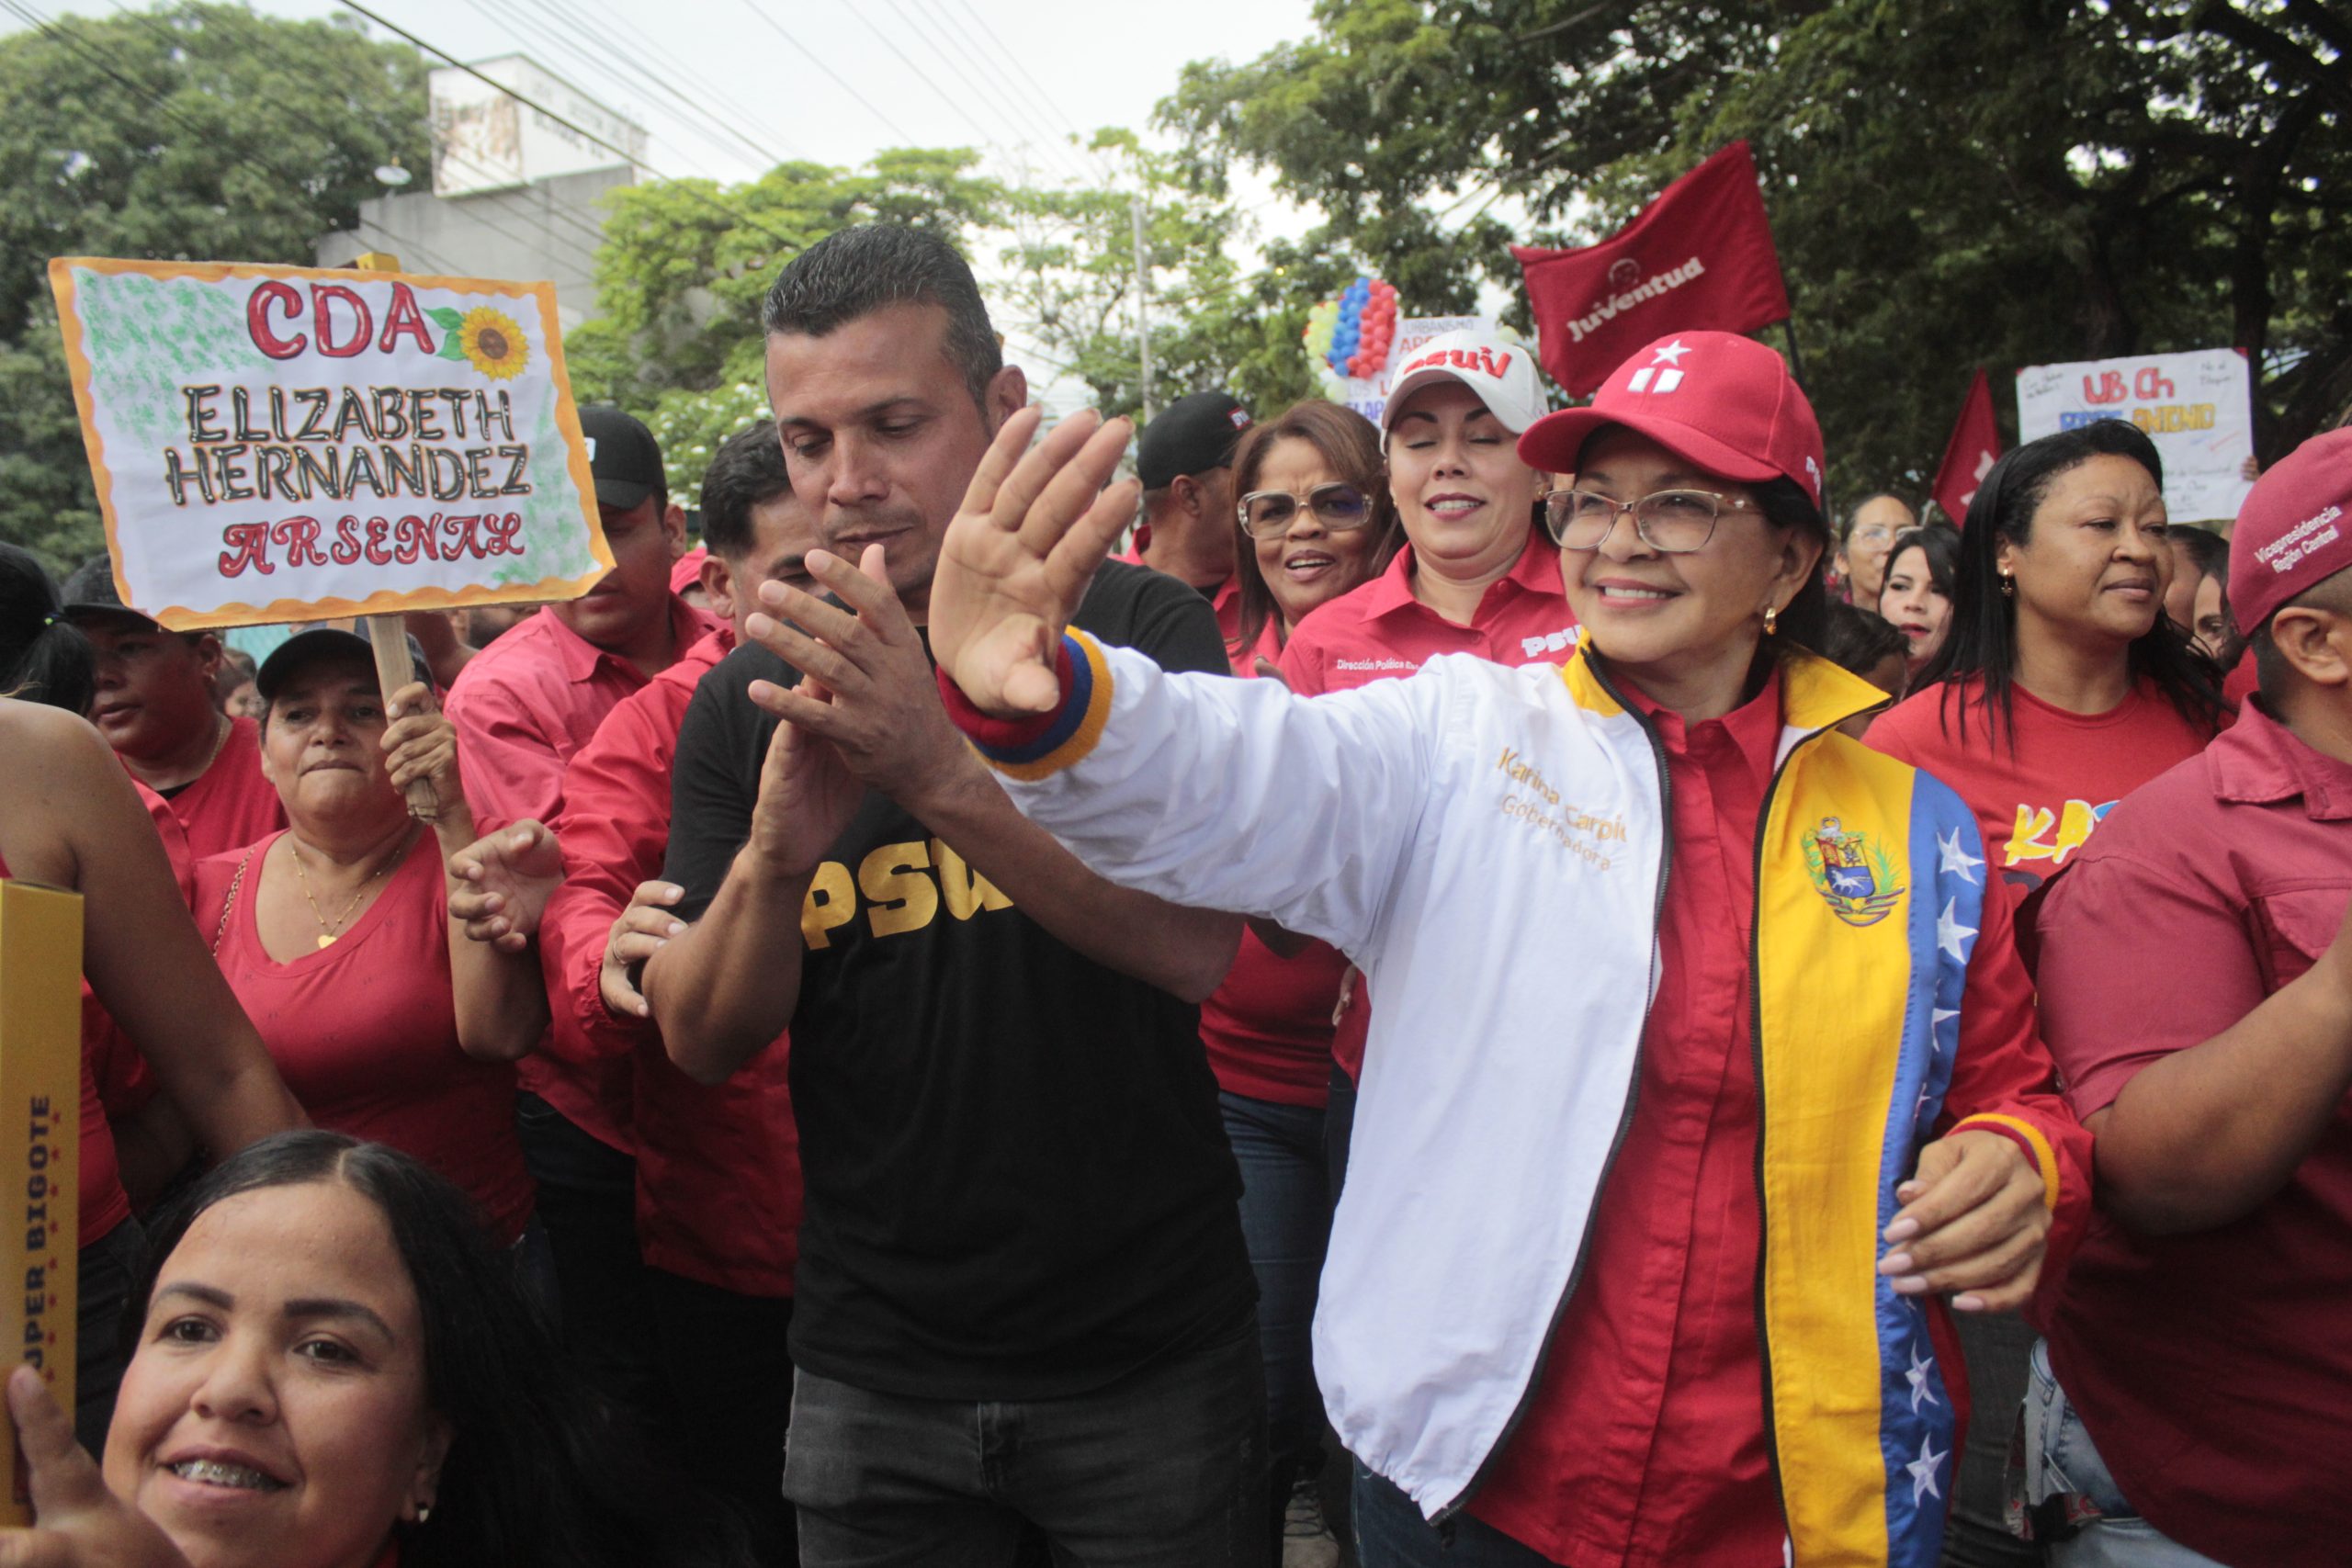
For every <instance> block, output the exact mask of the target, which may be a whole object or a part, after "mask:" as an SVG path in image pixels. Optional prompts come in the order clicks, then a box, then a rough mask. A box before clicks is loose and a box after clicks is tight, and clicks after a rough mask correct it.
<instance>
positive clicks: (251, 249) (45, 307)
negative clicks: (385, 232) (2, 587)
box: [0, 0, 429, 569]
mask: <svg viewBox="0 0 2352 1568" xmlns="http://www.w3.org/2000/svg"><path fill="white" fill-rule="evenodd" d="M424 74H425V73H424V65H423V63H422V62H420V61H419V60H418V59H417V57H416V55H415V53H414V51H412V50H409V49H407V48H406V47H404V46H400V47H395V46H391V45H386V44H379V43H374V42H371V41H370V40H369V39H368V38H367V37H366V35H365V34H364V33H363V32H361V31H359V30H358V29H356V28H353V27H347V26H341V25H336V24H334V23H327V22H288V21H279V20H276V19H273V18H269V17H257V16H255V15H254V14H253V13H252V12H251V11H249V10H247V9H246V8H245V7H243V6H225V5H211V4H204V3H201V0H182V3H181V4H177V5H175V6H168V7H165V8H162V9H158V10H154V11H150V12H137V13H126V14H123V15H119V16H114V17H105V18H83V17H68V18H65V19H62V20H61V21H59V22H57V23H55V24H54V25H51V26H49V27H43V28H30V29H28V30H25V31H22V32H18V33H15V34H12V35H10V36H8V37H6V38H5V39H0V475H5V478H6V483H5V484H0V538H5V539H8V540H11V541H14V542H16V543H18V544H22V545H25V546H26V547H28V548H31V549H33V550H34V551H35V552H36V553H37V554H39V555H40V556H41V557H42V558H44V559H45V560H46V561H48V563H49V564H50V565H51V566H52V567H57V568H61V569H62V568H64V567H67V566H70V565H73V564H74V563H75V562H76V561H77V560H78V559H79V558H81V557H83V556H85V555H87V554H89V553H90V552H92V551H94V550H96V549H97V548H99V547H101V546H102V543H103V540H102V536H101V535H100V533H99V528H98V517H97V506H96V498H95V496H94V495H93V493H92V491H91V486H90V480H89V472H88V465H87V460H86V458H85V455H84V453H83V450H82V443H81V437H80V434H79V426H78V423H76V421H75V417H74V403H73V395H72V392H71V389H69V387H68V385H67V382H66V379H65V374H64V365H63V357H62V353H61V352H60V349H59V344H58V339H57V318H56V314H55V311H54V310H53V309H52V307H51V304H50V300H49V286H48V281H47V277H46V275H45V269H46V267H47V265H48V262H49V258H50V257H51V256H53V255H75V254H81V255H109V256H130V257H141V258H152V259H183V260H195V261H214V260H227V261H247V262H282V263H291V264H297V265H309V264H310V263H311V261H312V260H313V259H314V256H315V254H316V253H315V249H314V247H315V245H316V243H317V241H318V238H319V236H320V235H322V234H325V233H328V232H331V231H334V230H337V229H347V228H350V227H352V226H353V224H354V223H355V222H356V220H357V218H358V211H359V204H360V203H361V202H362V201H364V200H367V199H368V198H369V197H374V196H377V195H380V194H381V186H379V185H378V183H377V181H376V178H375V170H376V169H377V168H378V167H379V165H382V164H391V163H398V164H402V165H404V166H406V167H409V168H413V169H422V168H424V167H426V166H427V161H428V157H429V147H428V143H427V141H426V136H425V107H424Z"/></svg>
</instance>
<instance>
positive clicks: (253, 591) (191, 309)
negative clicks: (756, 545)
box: [49, 256, 612, 630]
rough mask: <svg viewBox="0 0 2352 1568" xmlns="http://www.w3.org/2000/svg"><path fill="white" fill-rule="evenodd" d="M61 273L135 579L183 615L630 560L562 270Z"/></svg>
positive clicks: (100, 483)
mask: <svg viewBox="0 0 2352 1568" xmlns="http://www.w3.org/2000/svg"><path fill="white" fill-rule="evenodd" d="M49 276H50V287H51V289H52V290H53V291H54V292H55V294H56V296H57V302H58V310H59V314H60V316H61V318H62V324H63V329H64V334H65V354H66V360H67V364H68V366H69V367H70V368H71V370H72V373H73V380H74V401H75V403H76V405H77V406H78V408H79V409H80V411H81V415H82V435H83V440H84V443H85V446H87V447H88V449H89V454H90V468H91V472H92V474H93V476H94V477H95V478H96V484H97V492H98V502H99V505H100V508H101V509H102V510H103V512H104V513H105V515H106V525H107V549H108V551H109V552H110V554H111V556H112V558H113V561H114V571H115V585H116V587H117V589H118V590H119V592H121V594H122V597H123V602H124V603H125V604H130V605H133V606H135V607H137V608H139V609H141V610H143V611H145V612H147V613H148V614H149V615H153V616H154V617H155V618H156V619H157V620H160V621H162V622H163V623H164V625H165V626H170V627H173V628H174V629H175V630H194V629H197V628H198V627H204V626H243V625H254V624H259V623H265V622H273V621H302V620H320V619H326V618H329V617H334V616H342V615H377V614H386V613H390V612H394V611H401V610H432V609H448V608H454V607H456V606H458V605H464V604H505V603H514V602H517V601H534V600H552V599H571V598H576V597H578V596H579V595H580V594H582V593H584V592H587V591H588V589H589V588H591V587H593V586H594V583H595V581H596V580H597V579H598V578H600V577H602V576H603V575H604V574H605V571H607V570H610V569H611V567H612V553H611V551H610V550H609V549H608V548H607V547H606V546H605V537H604V532H603V529H602V528H601V526H600V525H599V524H598V522H597V514H596V507H595V503H594V494H595V490H594V481H593V480H592V479H590V477H589V472H588V458H589V454H588V451H587V449H586V446H585V443H584V442H583V441H582V437H581V433H580V420H579V415H578V413H577V412H575V410H574V409H573V406H572V401H571V382H570V380H569V378H567V377H566V375H565V373H564V365H563V346H562V340H561V336H560V332H559V330H558V327H557V322H556V308H555V288H554V286H553V285H551V284H546V283H499V282H492V281H489V280H486V279H481V278H468V277H437V276H417V275H411V274H404V273H390V272H346V271H334V270H327V269H320V268H309V267H282V266H245V265H233V264H229V263H217V262H216V263H195V264H190V263H174V262H129V261H108V260H101V259H96V258H92V257H85V256H63V257H60V258H58V259H57V260H54V261H52V262H51V263H50V264H49Z"/></svg>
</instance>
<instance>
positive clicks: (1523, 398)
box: [1380, 331, 1550, 437]
mask: <svg viewBox="0 0 2352 1568" xmlns="http://www.w3.org/2000/svg"><path fill="white" fill-rule="evenodd" d="M1433 381H1459V382H1461V383H1462V384H1463V385H1464V386H1465V387H1467V388H1469V389H1471V390H1472V391H1474V392H1476V393H1477V394H1478V400H1479V401H1481V402H1483V403H1485V404H1486V405H1487V412H1489V413H1491V414H1493V415H1494V416H1495V420H1496V422H1497V423H1499V424H1500V425H1501V426H1502V427H1503V428H1504V429H1505V430H1508V431H1510V433H1511V434H1513V435H1517V434H1521V432H1523V431H1525V430H1526V428H1527V427H1528V426H1529V425H1531V424H1533V423H1535V422H1536V421H1537V420H1539V419H1541V418H1543V417H1544V414H1545V413H1546V412H1549V408H1550V405H1549V404H1548V403H1547V402H1546V401H1545V400H1544V378H1543V377H1542V376H1541V375H1540V374H1539V373H1538V372H1537V370H1536V368H1535V351H1534V350H1533V349H1532V348H1530V347H1528V346H1527V345H1526V344H1523V343H1521V342H1520V341H1519V340H1518V339H1516V338H1512V337H1506V336H1504V335H1503V334H1502V333H1498V332H1494V331H1483V332H1478V331H1474V332H1456V333H1445V334H1444V335H1443V336H1442V337H1436V338H1432V339H1430V341H1429V342H1428V343H1425V344H1422V345H1421V346H1420V347H1419V348H1417V349H1414V350H1413V351H1412V352H1411V353H1409V354H1407V355H1404V356H1403V357H1402V358H1400V359H1399V360H1398V361H1397V374H1396V377H1395V378H1394V379H1393V380H1391V381H1390V382H1389V384H1388V401H1387V403H1386V404H1385V406H1384V407H1383V409H1382V410H1381V415H1380V431H1381V434H1382V435H1383V436H1384V437H1385V436H1386V434H1388V431H1389V429H1390V428H1391V427H1392V426H1394V425H1395V424H1396V423H1397V412H1398V411H1399V410H1400V409H1401V408H1402V407H1403V405H1404V402H1405V400H1406V399H1407V398H1408V397H1410V396H1411V395H1412V394H1413V393H1414V392H1416V391H1419V389H1421V388H1423V387H1426V386H1428V385H1430V383H1431V382H1433Z"/></svg>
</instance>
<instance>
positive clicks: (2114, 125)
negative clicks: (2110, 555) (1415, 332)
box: [1159, 0, 2352, 494]
mask: <svg viewBox="0 0 2352 1568" xmlns="http://www.w3.org/2000/svg"><path fill="white" fill-rule="evenodd" d="M1317 24H1318V25H1317V33H1316V36H1314V37H1313V38H1311V39H1307V40H1306V41H1305V42H1302V43H1298V44H1294V45H1288V46H1284V47H1283V48H1281V49H1277V50H1275V51H1272V52H1270V53H1268V54H1266V55H1264V56H1261V58H1260V59H1258V60H1256V61H1253V62H1248V63H1245V64H1242V65H1238V66H1228V65H1224V64H1194V65H1192V66H1189V67H1187V69H1186V71H1185V73H1184V77H1183V80H1182V85H1181V86H1180V88H1179V90H1178V92H1177V93H1176V94H1175V95H1174V96H1172V97H1170V99H1169V100H1168V101H1167V102H1165V103H1164V104H1162V105H1161V106H1160V110H1159V116H1160V119H1161V122H1162V123H1163V124H1164V125H1166V126H1168V127H1170V129H1172V130H1176V131H1178V132H1179V133H1181V134H1182V137H1183V138H1184V140H1185V147H1186V151H1185V159H1186V162H1187V164H1188V165H1189V167H1190V169H1191V170H1192V171H1193V174H1194V175H1195V176H1196V177H1199V178H1202V179H1204V180H1211V181H1214V180H1215V179H1216V178H1217V177H1219V171H1220V170H1221V169H1222V168H1223V167H1224V166H1225V165H1226V164H1227V163H1228V162H1229V161H1231V160H1233V159H1242V160H1247V161H1249V162H1250V163H1253V164H1259V165H1261V166H1263V167H1266V168H1268V169H1271V170H1272V171H1273V172H1274V174H1275V175H1276V177H1277V179H1278V181H1279V184H1280V186H1281V188H1283V189H1284V190H1285V191H1286V192H1288V193H1289V194H1291V195H1293V196H1294V197H1298V198H1300V199H1302V200H1306V201H1310V202H1315V203H1318V204H1320V205H1321V206H1322V207H1323V209H1325V210H1326V211H1327V212H1329V214H1330V218H1331V227H1332V232H1333V236H1334V237H1335V239H1336V240H1338V241H1340V242H1341V243H1347V244H1350V245H1352V246H1354V247H1355V248H1357V249H1358V250H1360V251H1361V252H1362V253H1363V254H1366V255H1367V256H1369V257H1371V258H1372V260H1373V261H1374V263H1375V264H1377V265H1378V267H1379V269H1380V270H1381V271H1382V272H1383V273H1384V274H1385V276H1388V277H1389V278H1390V279H1391V280H1392V281H1394V282H1396V283H1397V286H1398V288H1399V290H1400V293H1401V294H1402V296H1403V299H1404V303H1405V305H1406V306H1407V307H1408V309H1413V310H1430V309H1436V308H1443V307H1445V306H1446V305H1448V304H1449V303H1451V302H1452V300H1453V299H1459V298H1460V294H1461V291H1463V290H1464V289H1465V288H1469V287H1470V286H1472V285H1474V284H1475V283H1476V280H1478V279H1479V278H1480V277H1482V276H1483V277H1484V278H1486V279H1487V280H1490V281H1492V282H1494V283H1497V284H1500V285H1503V286H1505V287H1507V288H1510V290H1511V292H1512V293H1513V294H1514V295H1517V294H1518V293H1519V292H1520V280H1519V276H1518V269H1517V266H1516V264H1514V263H1513V262H1512V261H1511V260H1510V255H1509V254H1508V252H1507V251H1506V250H1505V249H1504V243H1505V242H1506V240H1507V239H1513V238H1519V239H1530V240H1532V241H1534V242H1536V243H1555V244H1576V243H1588V242H1589V241H1591V240H1593V239H1596V238H1599V237H1600V235H1602V234H1604V233H1606V232H1607V231H1610V230H1611V229H1613V228H1614V227H1616V226H1617V225H1618V224H1620V223H1622V222H1623V221H1624V220H1626V219H1627V218H1629V217H1631V216H1632V214H1633V213H1634V210H1636V209H1638V208H1639V206H1640V205H1641V203H1642V202H1643V201H1645V200H1646V199H1647V198H1648V197H1650V196H1652V195H1654V194H1655V193H1656V192H1657V190H1658V189H1659V188H1660V187H1661V186H1664V185H1665V184H1666V183H1667V182H1668V180H1670V179H1672V178H1674V177H1675V176H1677V175H1679V174H1681V173H1683V172H1684V171H1686V170H1687V169H1689V168H1690V167H1691V165H1692V164H1695V163H1697V162H1698V160H1699V159H1700V158H1701V157H1702V156H1704V155H1705V154H1706V153H1707V152H1712V151H1713V150H1714V149H1715V148H1716V147H1719V146H1721V145H1722V144H1723V143H1724V142H1725V141H1729V140H1732V139H1733V138H1736V137H1742V136H1744V137H1747V138H1748V139H1749V140H1750V141H1752V142H1753V144H1754V146H1755V151H1756V154H1757V160H1758V165H1759V167H1760V168H1761V170H1762V172H1763V175H1764V179H1765V199H1766V204H1767V206H1768V208H1769V209H1770V213H1771V217H1772V223H1773V231H1774V236H1775V239H1776V241H1777V243H1778V244H1779V247H1780V251H1781V261H1782V265H1783V267H1784V269H1785V271H1786V272H1787V275H1788V276H1789V280H1790V285H1791V292H1792V296H1793V298H1794V302H1795V310H1796V323H1795V325H1796V332H1797V335H1798V339H1799V344H1800V346H1801V348H1802V350H1803V352H1804V357H1805V360H1806V366H1805V368H1806V370H1807V372H1808V375H1809V376H1810V378H1811V382H1812V385H1811V390H1812V391H1813V393H1814V395H1815V402H1816V404H1817V406H1818V407H1819V409H1820V411H1821V413H1822V416H1823V423H1824V425H1825V427H1826V431H1827V434H1828V435H1829V439H1830V454H1831V458H1832V464H1831V467H1832V477H1833V480H1834V482H1835V487H1836V488H1837V489H1838V490H1841V491H1845V492H1846V493H1849V494H1850V493H1854V492H1855V491H1857V490H1858V489H1860V488H1864V487H1871V486H1876V485H1878V484H1882V483H1884V482H1887V481H1889V480H1890V479H1895V480H1903V479H1907V480H1909V481H1910V482H1911V483H1912V484H1913V485H1914V486H1915V487H1917V485H1919V484H1920V483H1921V482H1922V481H1923V480H1924V479H1925V478H1926V476H1927V475H1928V472H1929V471H1931V470H1932V468H1934V466H1935V463H1936V460H1937V458H1938V457H1939V455H1940V452H1941V448H1942V446H1943V442H1944V439H1945V436H1946V434H1948V433H1949V431H1950V429H1951V421H1952V418H1953V416H1954V414H1955V413H1956V412H1957V410H1958V406H1959V402H1960V398H1961V394H1962V391H1963V390H1964V389H1965V386H1966V382H1967V378H1968V375H1969V373H1970V371H1971V370H1972V369H1973V367H1974V366H1976V365H1979V364H1983V365H1985V366H1987V367H1992V368H1993V369H1995V371H1996V373H1998V372H2000V371H2006V370H2014V369H2015V368H2017V367H2018V366H2020V365H2024V364H2029V363H2044V362H2048V361H2052V360H2063V359H2073V358H2082V357H2093V356H2098V355H2116V354H2128V353H2138V352H2147V351H2156V350H2165V349H2181V348H2193V347H2204V346H2211V345H2212V344H2217V343H2230V344H2237V345H2238V346H2241V347H2243V348H2245V349H2246V350H2247V351H2248V353H2249V355H2250V356H2251V357H2252V358H2253V360H2254V362H2255V363H2256V366H2258V367H2260V368H2261V375H2260V376H2259V378H2258V382H2259V386H2258V391H2257V402H2258V404H2259V405H2260V412H2259V414H2258V419H2259V421H2260V430H2259V432H2258V435H2259V441H2260V446H2261V448H2262V451H2263V455H2264V456H2265V457H2270V458H2275V457H2277V456H2278V455H2279V454H2280V453H2282V452H2283V451H2284V450H2286V449H2287V448H2288V447H2290V446H2292V445H2293V444H2294V443H2295V442H2297V441H2299V440H2301V438H2302V437H2303V436H2304V435H2307V434H2310V433H2311V432H2312V431H2313V430H2314V429H2318V428H2322V427H2323V426H2324V424H2325V423H2329V422H2331V421H2332V420H2334V419H2336V418H2340V417H2341V416H2342V411H2343V409H2344V407H2345V405H2346V401H2347V400H2352V288H2347V286H2346V280H2347V278H2352V225H2347V224H2346V221H2345V215H2346V211H2347V210H2352V196H2347V195H2346V192H2347V191H2352V24H2347V23H2346V20H2345V19H2344V15H2343V13H2342V11H2341V9H2340V8H2336V7H2334V6H2330V5H2329V4H2328V3H2327V0H2237V3H2236V4H2231V3H2228V0H2139V3H2131V0H1988V3H1987V4H1983V5H1972V6H1950V5H1941V4H1937V3H1936V0H1747V3H1741V0H1723V3H1718V4H1713V5H1709V6H1685V5H1679V4H1671V3H1668V0H1620V3H1614V4H1611V3H1603V4H1592V3H1591V0H1322V3H1321V4H1319V5H1318V6H1317ZM1498 207H1499V208H1501V209H1502V210H1503V211H1504V212H1506V213H1511V214H1514V215H1516V214H1522V213H1523V214H1524V215H1525V217H1526V220H1527V221H1526V223H1525V224H1524V226H1523V227H1524V229H1525V232H1520V233H1512V232H1508V231H1507V230H1506V227H1505V225H1504V224H1503V222H1502V221H1501V220H1500V219H1499V217H1498V214H1497V212H1496V210H1495V209H1497V208H1498ZM1449 291H1451V293H1449ZM1997 401H1999V400H1996V402H1997ZM2003 416H2004V419H2005V420H2006V419H2007V417H2008V411H2007V410H2006V409H2005V410H2004V411H2003Z"/></svg>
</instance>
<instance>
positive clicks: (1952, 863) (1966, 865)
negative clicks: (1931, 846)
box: [1936, 828, 1984, 887]
mask: <svg viewBox="0 0 2352 1568" xmlns="http://www.w3.org/2000/svg"><path fill="white" fill-rule="evenodd" d="M1936 852H1937V854H1938V855H1939V856H1940V857H1941V858H1942V861H1943V863H1942V864H1941V865H1939V866H1938V867H1937V868H1936V869H1937V871H1938V872H1939V873H1944V874H1950V873H1952V872H1958V873H1959V874H1960V878H1961V880H1962V881H1963V882H1965V883H1967V884H1968V885H1969V886H1973V887H1981V886H1984V884H1982V883H1980V882H1978V881H1977V880H1976V872H1975V868H1976V867H1977V866H1980V865H1983V864H1984V861H1983V860H1981V859H1979V858H1978V857H1977V856H1975V855H1973V854H1970V853H1969V852H1967V851H1966V850H1964V849H1962V847H1961V843H1960V829H1957V828H1954V829H1952V830H1951V838H1949V839H1947V838H1945V837H1944V836H1943V835H1942V834H1941V833H1939V834H1937V835H1936Z"/></svg>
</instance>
